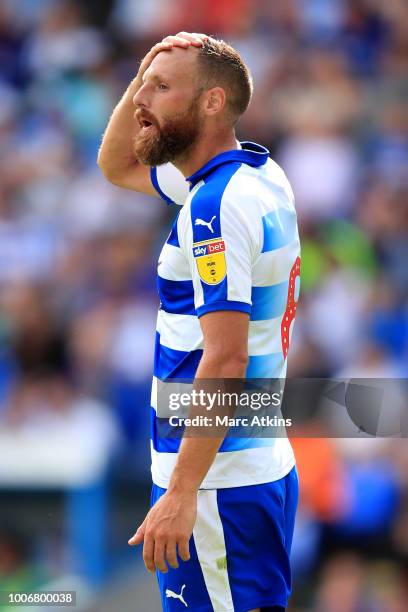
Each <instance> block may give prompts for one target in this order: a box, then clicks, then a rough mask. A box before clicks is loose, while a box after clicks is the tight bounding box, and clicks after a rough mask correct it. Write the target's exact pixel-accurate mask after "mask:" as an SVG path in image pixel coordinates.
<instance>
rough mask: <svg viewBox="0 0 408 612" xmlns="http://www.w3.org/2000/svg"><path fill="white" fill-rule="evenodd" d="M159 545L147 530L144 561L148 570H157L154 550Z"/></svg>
mask: <svg viewBox="0 0 408 612" xmlns="http://www.w3.org/2000/svg"><path fill="white" fill-rule="evenodd" d="M156 546H157V543H155V541H154V538H153V537H152V536H151V535H150V534H149V533H148V532H147V533H146V534H145V539H144V545H143V561H144V564H145V566H146V569H147V571H149V572H155V570H156V566H155V564H154V551H155V548H156Z"/></svg>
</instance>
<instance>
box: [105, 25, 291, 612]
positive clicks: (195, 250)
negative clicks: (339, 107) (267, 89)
mask: <svg viewBox="0 0 408 612" xmlns="http://www.w3.org/2000/svg"><path fill="white" fill-rule="evenodd" d="M251 94H252V82H251V77H250V75H249V72H248V69H247V67H246V66H245V64H244V62H243V60H242V58H241V57H240V55H239V54H238V53H237V52H236V51H235V50H234V49H233V48H232V47H230V46H229V45H227V44H226V43H225V42H223V41H218V40H215V39H213V38H210V37H206V36H204V35H197V34H188V33H185V32H182V33H180V34H178V35H176V36H169V37H167V38H165V39H164V41H162V42H161V43H159V44H158V45H155V47H153V49H152V50H151V51H150V52H149V53H148V54H147V56H146V57H145V59H144V60H143V62H142V64H141V67H140V69H139V73H138V75H137V77H136V78H135V79H134V80H133V81H132V83H131V84H130V85H129V88H128V89H127V91H126V92H125V94H124V96H123V98H122V99H121V101H120V102H119V104H118V105H117V107H116V108H115V110H114V112H113V114H112V117H111V119H110V121H109V124H108V126H107V129H106V132H105V135H104V137H103V141H102V145H101V149H100V152H99V158H98V163H99V166H100V168H101V169H102V171H103V173H104V174H105V176H106V177H107V178H108V180H110V181H111V182H113V183H115V184H117V185H120V186H121V187H125V188H128V189H133V190H136V191H142V192H145V193H149V194H153V193H156V194H157V193H159V195H161V196H162V197H163V198H164V199H165V200H166V201H167V202H168V203H170V202H177V203H179V204H183V203H184V206H183V208H182V209H181V210H180V212H179V214H178V215H177V218H176V219H175V221H174V224H173V227H172V230H171V232H170V235H169V237H168V239H167V241H166V243H165V245H164V247H163V250H162V252H161V255H160V258H159V265H158V288H159V295H160V309H159V314H158V323H157V334H156V353H155V365H154V377H153V392H152V409H151V415H152V441H151V448H152V475H153V483H154V484H153V491H152V508H151V510H150V511H149V513H148V514H147V516H146V518H145V520H144V522H143V523H142V525H140V527H139V528H138V529H137V531H136V533H135V535H134V536H133V537H132V538H131V539H130V540H129V543H130V544H131V545H135V544H141V543H142V542H143V558H144V561H145V564H146V567H147V569H148V570H150V571H156V572H157V578H158V581H159V586H160V592H161V597H162V604H163V609H164V610H167V611H170V612H173V611H177V610H180V609H182V607H183V606H184V607H188V608H190V609H191V610H196V611H200V612H207V611H208V612H209V611H210V610H215V611H217V612H221V611H222V612H233V611H235V612H254V611H255V612H259V611H261V610H263V611H267V610H268V611H272V610H273V611H278V610H279V611H282V610H284V609H285V608H286V605H287V600H288V597H289V594H290V590H291V575H290V565H289V553H290V548H291V542H292V535H293V528H294V518H295V511H296V505H297V496H298V483H297V473H296V467H295V461H294V456H293V452H292V449H291V446H290V443H289V441H288V439H287V438H286V437H275V438H272V437H271V438H260V437H258V438H257V437H250V438H249V437H244V438H234V437H230V436H226V437H225V438H224V437H219V436H218V437H214V436H209V437H202V436H201V437H200V436H198V437H197V436H195V437H194V436H192V437H188V436H186V435H184V436H183V437H182V439H180V437H181V436H180V437H179V438H177V437H174V436H173V437H172V436H169V435H168V434H166V432H168V431H169V428H168V424H169V421H170V419H164V418H161V416H160V410H159V407H158V405H157V393H156V389H157V386H158V385H160V383H161V382H162V381H166V382H169V381H170V382H171V381H173V382H174V380H176V379H188V380H193V379H195V384H198V385H199V383H200V381H202V380H211V379H212V380H217V379H245V378H246V379H251V378H284V377H285V375H286V358H287V353H288V348H289V339H290V332H291V330H292V324H293V319H294V316H295V312H296V304H297V299H298V289H299V269H300V255H299V253H300V251H299V237H298V231H297V223H296V212H295V208H294V201H293V193H292V190H291V188H290V185H289V183H288V181H287V179H286V177H285V175H284V173H283V171H282V170H281V169H280V168H279V166H277V164H275V163H274V162H273V161H272V160H271V159H270V158H269V152H268V150H267V149H265V148H264V147H262V146H260V145H257V144H254V143H241V144H240V143H237V141H236V138H235V131H234V127H235V124H236V122H237V121H238V119H239V117H240V116H241V115H242V114H243V113H244V112H245V110H246V108H247V106H248V104H249V101H250V98H251ZM184 177H185V178H184ZM207 414H208V413H207ZM180 561H181V562H180Z"/></svg>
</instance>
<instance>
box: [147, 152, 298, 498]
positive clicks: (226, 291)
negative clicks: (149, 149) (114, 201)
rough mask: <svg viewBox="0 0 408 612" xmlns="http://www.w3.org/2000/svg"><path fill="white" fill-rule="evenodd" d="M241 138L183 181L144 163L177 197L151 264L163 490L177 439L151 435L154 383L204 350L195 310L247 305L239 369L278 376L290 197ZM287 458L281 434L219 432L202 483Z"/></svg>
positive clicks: (277, 467) (286, 301) (277, 470)
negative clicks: (156, 301)
mask: <svg viewBox="0 0 408 612" xmlns="http://www.w3.org/2000/svg"><path fill="white" fill-rule="evenodd" d="M241 144H242V148H241V149H236V150H231V151H227V152H224V153H221V154H220V155H217V156H216V157H214V158H213V159H211V160H210V161H209V162H208V163H207V164H206V165H205V166H204V167H203V168H201V169H200V170H198V171H197V172H196V173H195V174H193V175H192V176H190V177H189V178H188V179H187V182H186V180H185V179H184V177H183V175H182V174H181V173H180V172H179V171H178V170H177V169H175V168H174V166H172V165H171V164H167V165H165V166H160V167H158V168H153V169H152V171H151V177H152V182H153V184H154V186H155V187H156V190H157V191H158V193H159V194H160V195H161V196H162V197H163V199H165V200H166V201H167V202H168V203H177V204H183V203H184V206H183V207H182V208H181V209H180V211H179V214H178V215H177V218H176V220H175V221H174V224H173V227H172V229H171V232H170V235H169V237H168V239H167V241H166V243H165V245H164V247H163V249H162V251H161V254H160V257H159V264H158V290H159V295H160V309H159V313H158V320H157V331H156V348H155V360H154V376H153V385H152V401H151V404H152V409H151V416H152V440H151V451H152V475H153V482H154V483H155V484H157V485H159V486H161V487H165V488H166V487H167V486H168V483H169V480H170V477H171V474H172V471H173V469H174V466H175V463H176V460H177V452H178V449H179V446H180V442H181V440H180V439H175V438H165V437H160V436H159V433H158V427H157V417H156V409H157V393H156V390H157V381H158V380H161V381H162V380H171V379H190V380H192V379H193V378H194V376H195V372H196V370H197V367H198V364H199V362H200V359H201V356H202V354H203V335H202V331H201V327H200V322H199V317H201V316H202V315H204V314H205V313H208V312H213V311H217V310H238V311H242V312H245V313H248V314H249V316H250V323H249V339H248V354H249V362H248V367H247V371H246V377H247V378H281V379H284V378H285V376H286V357H287V352H288V348H289V341H290V336H291V333H292V328H293V322H294V317H295V313H296V304H297V300H298V294H299V280H300V276H299V275H300V243H299V235H298V228H297V219H296V211H295V206H294V196H293V192H292V189H291V187H290V184H289V182H288V180H287V178H286V176H285V174H284V172H283V170H282V169H281V168H280V167H279V166H278V165H277V164H276V163H275V162H274V161H272V160H271V159H270V158H269V152H268V150H267V149H265V148H264V147H262V146H260V145H257V144H255V143H241ZM188 183H190V185H191V191H189V186H188ZM294 464H295V459H294V455H293V451H292V447H291V445H290V442H289V440H288V439H287V438H286V437H280V438H278V437H277V438H268V439H265V438H263V439H259V438H258V439H256V438H249V439H247V438H245V439H238V438H226V439H225V440H224V442H223V443H222V445H221V447H220V449H219V452H218V454H217V456H216V458H215V460H214V463H213V465H212V466H211V468H210V470H209V471H208V474H207V476H206V477H205V479H204V481H203V483H202V485H201V488H208V489H210V488H225V487H238V486H246V485H251V484H261V483H264V482H270V481H273V480H277V479H279V478H282V477H283V476H285V475H286V474H287V473H288V472H289V471H290V470H291V468H292V467H293V465H294Z"/></svg>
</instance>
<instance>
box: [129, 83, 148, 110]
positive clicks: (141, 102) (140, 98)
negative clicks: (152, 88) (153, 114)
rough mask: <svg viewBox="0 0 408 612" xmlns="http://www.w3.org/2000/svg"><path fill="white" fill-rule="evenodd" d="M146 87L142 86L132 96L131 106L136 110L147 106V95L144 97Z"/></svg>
mask: <svg viewBox="0 0 408 612" xmlns="http://www.w3.org/2000/svg"><path fill="white" fill-rule="evenodd" d="M146 93H147V92H146V87H145V85H142V86H141V87H140V88H139V89H138V90H137V92H136V93H135V95H134V96H133V104H134V106H135V107H136V108H138V107H140V106H148V100H147V95H146Z"/></svg>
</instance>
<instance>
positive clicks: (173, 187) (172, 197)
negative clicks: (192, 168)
mask: <svg viewBox="0 0 408 612" xmlns="http://www.w3.org/2000/svg"><path fill="white" fill-rule="evenodd" d="M150 178H151V181H152V184H153V187H154V188H155V189H156V191H157V193H158V194H159V196H160V197H161V198H162V199H163V200H164V201H165V202H167V204H178V205H179V206H183V204H184V202H185V201H186V198H187V196H188V193H189V185H188V183H187V181H186V179H185V178H184V176H183V174H182V173H181V172H180V170H178V169H177V168H176V167H175V166H173V164H163V166H155V167H153V168H151V169H150Z"/></svg>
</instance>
